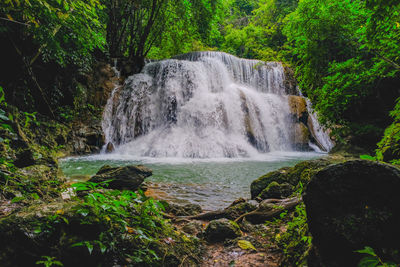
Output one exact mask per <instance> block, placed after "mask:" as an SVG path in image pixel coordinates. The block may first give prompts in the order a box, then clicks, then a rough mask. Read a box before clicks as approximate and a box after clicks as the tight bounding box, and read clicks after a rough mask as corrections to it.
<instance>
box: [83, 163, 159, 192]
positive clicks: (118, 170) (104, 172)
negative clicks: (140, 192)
mask: <svg viewBox="0 0 400 267" xmlns="http://www.w3.org/2000/svg"><path fill="white" fill-rule="evenodd" d="M152 174H153V172H152V170H150V169H149V168H147V167H145V166H142V165H137V166H133V165H129V166H124V167H111V166H109V165H104V166H103V167H101V169H100V170H99V171H98V172H97V173H96V175H94V176H93V177H92V178H90V180H89V182H94V183H101V182H105V181H109V180H111V181H110V182H108V186H107V187H108V188H111V189H120V190H121V189H128V190H132V191H134V190H137V189H138V188H139V186H140V185H141V184H142V183H143V181H144V179H145V178H147V177H149V176H151V175H152Z"/></svg>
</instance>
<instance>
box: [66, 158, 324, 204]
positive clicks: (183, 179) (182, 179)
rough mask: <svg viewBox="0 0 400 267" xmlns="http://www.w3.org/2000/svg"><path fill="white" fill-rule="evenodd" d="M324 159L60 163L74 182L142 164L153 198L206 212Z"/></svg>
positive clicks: (90, 160) (73, 160) (70, 160)
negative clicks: (271, 176) (260, 182)
mask: <svg viewBox="0 0 400 267" xmlns="http://www.w3.org/2000/svg"><path fill="white" fill-rule="evenodd" d="M324 155H325V154H321V153H315V152H278V153H267V154H262V155H260V157H258V158H251V159H247V158H240V159H238V158H235V159H227V158H220V159H179V158H144V157H143V158H133V157H129V156H125V155H118V154H103V155H93V156H85V157H70V158H65V159H62V160H61V161H60V163H61V168H62V170H63V172H64V174H65V175H66V176H67V177H68V179H70V180H71V181H80V180H85V178H86V179H87V178H88V177H89V176H91V175H94V174H95V173H96V172H97V171H98V170H99V169H100V167H101V166H103V165H105V164H108V165H111V166H125V165H130V164H135V165H137V164H142V165H145V166H147V167H149V168H150V169H152V170H153V176H151V177H149V178H147V179H146V181H147V182H149V189H150V191H151V192H152V193H151V195H153V196H155V197H159V198H162V199H166V200H169V201H172V202H175V203H182V204H185V203H195V204H199V205H201V206H202V208H203V209H204V210H216V209H220V208H224V207H226V206H228V205H230V204H231V203H232V202H233V201H234V200H236V199H238V198H240V197H244V198H249V197H250V184H251V182H252V181H254V180H255V179H257V178H258V177H260V176H261V175H263V174H266V173H268V172H270V171H274V170H277V169H279V168H281V167H286V166H294V165H295V164H296V163H298V162H300V161H303V160H307V159H315V158H320V157H323V156H324Z"/></svg>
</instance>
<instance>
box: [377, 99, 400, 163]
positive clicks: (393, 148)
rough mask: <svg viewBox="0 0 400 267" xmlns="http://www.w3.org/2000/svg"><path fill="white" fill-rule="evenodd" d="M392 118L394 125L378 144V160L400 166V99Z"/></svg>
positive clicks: (391, 113) (391, 114)
mask: <svg viewBox="0 0 400 267" xmlns="http://www.w3.org/2000/svg"><path fill="white" fill-rule="evenodd" d="M390 116H391V117H392V118H393V120H394V121H393V123H392V124H391V125H390V126H389V127H388V128H387V129H386V130H385V134H384V136H383V138H382V140H381V141H380V142H379V143H378V149H377V150H376V157H377V159H378V160H382V161H388V162H391V163H394V164H400V98H399V99H397V104H396V106H395V108H394V110H393V111H392V112H390Z"/></svg>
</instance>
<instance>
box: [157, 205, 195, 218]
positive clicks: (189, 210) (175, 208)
mask: <svg viewBox="0 0 400 267" xmlns="http://www.w3.org/2000/svg"><path fill="white" fill-rule="evenodd" d="M165 210H166V211H167V212H168V213H172V214H174V215H176V216H192V215H197V214H199V213H202V212H203V210H202V208H201V206H200V205H198V204H186V205H177V204H173V203H169V204H168V205H167V206H166V208H165Z"/></svg>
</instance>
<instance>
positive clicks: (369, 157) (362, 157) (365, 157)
mask: <svg viewBox="0 0 400 267" xmlns="http://www.w3.org/2000/svg"><path fill="white" fill-rule="evenodd" d="M360 159H365V160H373V161H375V160H376V158H375V157H373V156H370V155H360Z"/></svg>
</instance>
